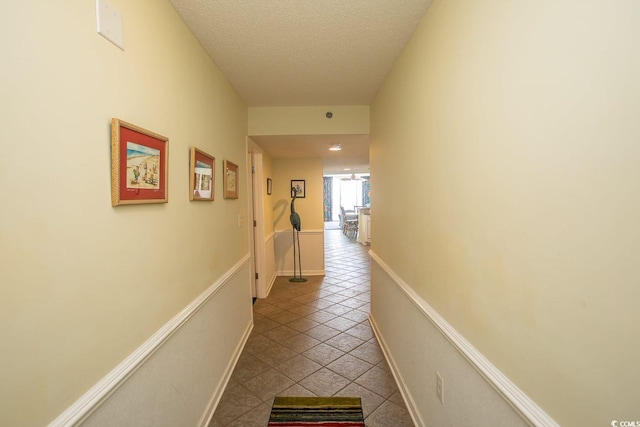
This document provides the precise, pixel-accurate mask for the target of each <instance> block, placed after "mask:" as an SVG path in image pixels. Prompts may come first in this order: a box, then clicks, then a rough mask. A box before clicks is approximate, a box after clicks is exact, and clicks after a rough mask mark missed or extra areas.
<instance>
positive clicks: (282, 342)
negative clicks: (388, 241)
mask: <svg viewBox="0 0 640 427" xmlns="http://www.w3.org/2000/svg"><path fill="white" fill-rule="evenodd" d="M369 265H370V264H369V257H368V255H367V248H366V247H365V246H362V245H360V244H358V243H356V242H355V239H354V238H348V237H346V236H345V235H344V234H342V232H341V231H340V230H326V231H325V270H326V275H325V276H324V277H319V276H310V277H308V278H307V279H308V281H307V282H305V283H291V282H289V281H288V277H279V278H278V279H277V280H276V282H275V284H274V285H273V288H272V290H271V293H270V295H269V297H268V298H265V299H260V300H257V301H256V303H255V305H254V308H253V312H254V329H253V331H252V333H251V336H250V337H249V339H248V341H247V344H246V346H245V348H244V351H243V352H242V355H241V356H240V360H239V361H238V364H237V365H236V368H235V370H234V371H233V374H232V376H231V379H230V381H229V384H228V386H227V388H226V390H225V392H224V394H223V396H222V398H221V400H220V403H219V404H218V407H217V409H216V412H215V414H214V416H213V419H212V421H211V423H210V424H209V426H210V427H218V426H239V427H240V426H242V427H252V426H256V427H265V426H266V425H267V423H268V420H269V413H270V412H271V404H272V403H273V398H274V397H275V396H356V397H361V398H362V407H363V411H364V416H365V423H366V425H367V427H390V426H394V427H402V426H413V423H412V421H411V418H410V416H409V413H408V412H407V409H406V406H405V404H404V401H403V399H402V396H401V394H400V392H399V391H398V387H397V386H396V384H395V381H394V379H393V375H392V374H391V371H390V370H389V366H388V365H387V362H386V361H385V359H384V356H383V354H382V351H381V350H380V347H379V345H378V342H377V340H376V338H375V337H374V335H373V332H372V330H371V326H370V324H369V321H368V316H369V309H370V301H371V292H370V269H369Z"/></svg>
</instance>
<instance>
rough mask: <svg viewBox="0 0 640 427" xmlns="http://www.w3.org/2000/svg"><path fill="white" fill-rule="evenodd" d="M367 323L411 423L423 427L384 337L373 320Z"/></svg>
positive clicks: (370, 318) (423, 424)
mask: <svg viewBox="0 0 640 427" xmlns="http://www.w3.org/2000/svg"><path fill="white" fill-rule="evenodd" d="M369 323H370V324H371V329H372V330H373V333H374V335H375V336H376V339H377V340H378V344H380V349H381V350H382V353H383V354H384V358H385V359H386V360H387V364H388V365H389V368H390V369H391V373H392V374H393V378H394V379H395V380H396V384H397V385H398V389H399V390H400V394H402V398H403V399H404V402H405V404H406V405H407V409H408V410H409V415H411V420H412V421H413V424H414V425H416V426H419V427H424V426H425V423H424V421H423V420H422V417H421V416H420V412H419V411H418V410H417V407H416V403H415V402H414V400H413V397H412V396H411V393H409V390H408V389H407V385H406V383H405V382H404V380H403V379H402V377H401V376H400V370H399V369H398V365H397V364H396V361H395V360H394V358H393V356H392V355H391V351H390V350H389V347H388V346H387V343H386V341H385V340H384V337H383V336H382V334H381V333H380V330H379V329H378V325H377V324H376V322H375V320H374V319H373V317H371V316H369Z"/></svg>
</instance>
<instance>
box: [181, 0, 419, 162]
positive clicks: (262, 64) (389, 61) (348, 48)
mask: <svg viewBox="0 0 640 427" xmlns="http://www.w3.org/2000/svg"><path fill="white" fill-rule="evenodd" d="M170 2H171V4H172V5H173V6H174V8H175V9H176V11H177V12H178V13H179V14H180V16H181V17H182V19H183V20H184V21H185V23H186V24H187V26H188V27H189V28H190V29H191V31H192V32H193V34H194V35H195V36H196V38H197V39H198V40H199V41H200V43H201V44H202V46H203V47H204V48H205V50H206V51H207V52H208V53H209V55H210V56H211V58H212V59H213V61H214V62H215V63H216V65H217V66H218V68H219V69H220V70H221V72H222V73H223V74H224V76H225V77H226V78H227V80H229V82H230V83H231V85H232V86H233V87H234V88H235V89H236V91H237V92H238V94H239V95H240V97H241V98H242V99H243V100H244V101H245V103H246V104H247V105H248V106H249V107H265V106H318V105H369V104H370V103H371V101H372V99H373V97H374V95H375V93H376V91H377V90H378V88H379V87H380V84H381V83H382V81H383V80H384V78H385V77H386V75H387V74H388V73H389V71H390V70H391V67H392V65H393V63H394V61H395V60H396V58H397V57H398V55H399V54H400V52H401V51H402V49H403V47H404V45H405V44H406V42H407V41H408V39H409V38H410V37H411V35H412V34H413V32H414V31H415V29H416V27H417V25H418V24H419V23H420V20H421V19H422V16H423V15H424V14H425V12H426V10H427V8H428V7H429V4H430V3H431V0H395V1H394V0H170ZM305 138H306V139H305V140H306V141H307V142H309V140H308V137H305ZM313 139H314V140H315V141H313V142H311V143H307V144H302V142H301V141H299V140H296V139H295V138H292V137H287V138H284V139H277V140H274V139H273V138H265V139H264V140H263V141H262V142H259V141H256V142H258V144H260V145H261V146H262V147H263V148H264V149H265V150H266V151H267V152H268V153H270V154H272V155H274V157H277V156H275V154H274V153H283V152H285V151H286V152H287V153H288V154H289V155H291V151H292V150H293V149H294V147H291V148H290V150H283V149H282V142H281V141H285V140H286V141H287V142H288V143H289V144H297V145H296V146H297V147H298V148H297V149H299V150H304V149H311V146H313V145H315V143H319V142H318V141H317V140H318V139H320V138H313ZM334 139H335V136H333V137H332V138H331V142H334ZM355 139H357V138H355ZM345 140H346V139H345ZM278 141H280V142H278ZM272 142H273V143H274V144H275V145H274V146H271V143H272ZM321 142H328V141H327V140H324V141H321ZM264 144H266V145H264ZM314 149H315V150H317V148H314ZM272 151H273V153H272ZM367 151H368V150H367ZM299 154H302V153H299ZM340 154H341V155H342V156H344V159H347V158H349V157H350V155H349V154H348V153H347V152H346V150H343V152H341V153H340ZM334 157H336V156H334ZM327 160H328V161H330V160H331V159H327ZM345 161H346V160H345ZM353 161H356V160H355V159H353ZM358 161H359V162H360V163H362V162H365V163H367V164H368V154H367V157H366V159H363V158H359V160H358Z"/></svg>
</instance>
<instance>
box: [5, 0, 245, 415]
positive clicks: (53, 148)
mask: <svg viewBox="0 0 640 427" xmlns="http://www.w3.org/2000/svg"><path fill="white" fill-rule="evenodd" d="M110 2H111V3H112V4H113V5H114V7H116V8H117V9H118V10H119V11H120V12H121V13H122V15H123V18H124V35H125V50H124V51H121V50H120V49H118V48H116V47H115V46H113V45H112V44H111V43H109V42H108V41H106V40H105V39H104V38H103V37H101V36H100V35H98V34H97V33H96V31H95V26H96V22H95V9H94V8H95V6H94V2H93V1H80V0H72V1H67V2H62V3H60V2H47V1H28V2H14V3H12V4H9V5H5V8H4V11H3V14H2V18H0V20H1V21H2V22H1V24H2V27H3V28H4V31H3V34H4V37H3V38H2V41H0V46H1V47H2V52H3V58H4V59H3V66H2V71H1V72H2V79H1V80H0V81H1V83H0V85H2V93H3V95H2V98H3V102H2V106H1V107H0V109H1V110H2V116H3V118H4V120H3V141H4V143H3V153H2V155H1V156H0V197H1V198H2V200H3V201H4V202H3V204H2V206H3V207H2V209H0V218H1V220H0V258H1V259H2V268H0V283H1V284H2V293H3V295H2V298H0V313H1V314H0V316H1V319H2V324H3V325H4V326H3V327H2V329H1V332H0V341H1V342H2V343H3V344H2V348H3V350H2V352H0V366H2V370H3V374H2V378H3V380H2V382H1V384H0V424H2V425H11V426H21V425H43V424H46V423H47V422H49V421H51V420H52V419H53V418H55V417H56V416H57V415H58V414H59V413H60V412H61V411H63V410H64V409H65V408H66V407H67V406H68V405H70V404H71V403H73V402H74V401H75V399H77V398H78V397H79V396H80V395H82V394H83V393H84V392H85V391H86V390H88V389H89V388H90V387H91V386H92V385H93V384H95V383H96V382H97V381H98V380H99V379H100V378H102V377H103V376H104V375H105V374H106V373H108V372H109V371H110V370H111V369H113V368H114V367H115V366H116V365H117V364H118V363H120V362H121V361H122V360H123V359H124V358H125V357H127V355H129V354H130V353H131V352H132V351H133V350H134V349H136V348H137V347H138V346H139V345H140V344H141V343H142V342H144V341H145V340H146V339H147V338H148V337H149V336H151V335H152V334H153V333H154V332H155V331H157V330H158V328H159V327H161V326H162V325H163V324H164V323H165V322H167V321H168V320H169V319H170V318H171V317H172V316H174V315H175V314H176V313H177V312H179V311H180V310H181V309H182V308H183V307H184V306H185V305H187V304H188V303H189V302H191V301H192V300H193V299H194V298H195V297H196V296H197V295H199V294H200V293H201V292H202V291H203V290H204V289H206V288H207V287H208V286H209V285H211V284H212V283H213V282H214V281H215V280H217V278H218V277H219V276H220V275H221V274H222V273H223V272H226V271H227V270H228V269H229V268H231V267H232V266H233V265H234V264H235V263H236V262H237V261H238V260H239V259H240V258H242V257H243V256H244V255H245V254H246V253H248V245H247V238H246V236H247V234H246V233H247V229H246V221H245V225H243V227H242V228H238V227H237V215H239V214H241V215H244V216H246V212H247V209H246V194H243V193H244V192H241V195H240V199H239V200H236V201H227V200H223V198H222V180H221V177H222V175H221V171H222V168H221V164H222V160H223V159H230V160H232V161H234V162H236V163H238V164H239V165H240V169H241V176H244V175H243V174H244V172H242V170H244V169H245V160H244V159H245V135H246V129H247V109H246V106H245V105H244V104H243V103H242V102H241V101H240V99H239V98H238V96H237V94H236V93H235V92H234V91H233V90H232V88H231V87H230V86H229V84H228V83H227V82H226V81H225V80H224V79H223V78H222V76H221V74H220V73H219V71H218V70H217V69H216V67H215V66H214V65H213V63H212V61H211V60H210V59H209V57H208V56H207V55H206V54H205V53H204V51H203V50H202V48H201V47H200V45H199V44H198V43H197V42H196V40H195V39H194V37H193V36H192V35H191V34H190V33H189V31H188V30H187V28H186V27H185V25H184V24H183V23H182V21H181V20H180V19H179V17H178V16H177V15H176V13H175V12H174V10H173V9H172V7H171V6H170V5H169V3H168V2H165V1H163V2H156V1H150V0H145V1H135V2H127V1H124V0H111V1H110ZM112 117H118V118H121V119H123V120H126V121H129V122H132V123H134V124H137V125H139V126H142V127H144V128H147V129H149V130H152V131H154V132H157V133H160V134H162V135H165V136H167V137H168V138H169V203H168V204H162V205H146V206H142V205H140V206H123V207H117V208H112V207H111V204H110V134H109V132H110V126H109V124H110V120H111V118H112ZM191 145H196V146H198V147H199V148H201V149H203V150H205V151H207V152H209V153H211V154H213V155H215V156H216V167H217V170H216V180H217V181H216V200H215V202H212V203H205V202H189V197H188V182H189V179H188V162H189V161H188V159H189V147H190V146H191ZM247 286H248V285H247ZM247 301H248V299H247Z"/></svg>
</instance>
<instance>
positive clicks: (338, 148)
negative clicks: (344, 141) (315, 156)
mask: <svg viewBox="0 0 640 427" xmlns="http://www.w3.org/2000/svg"><path fill="white" fill-rule="evenodd" d="M340 150H342V147H341V146H340V144H333V145H332V146H331V147H329V151H340Z"/></svg>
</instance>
